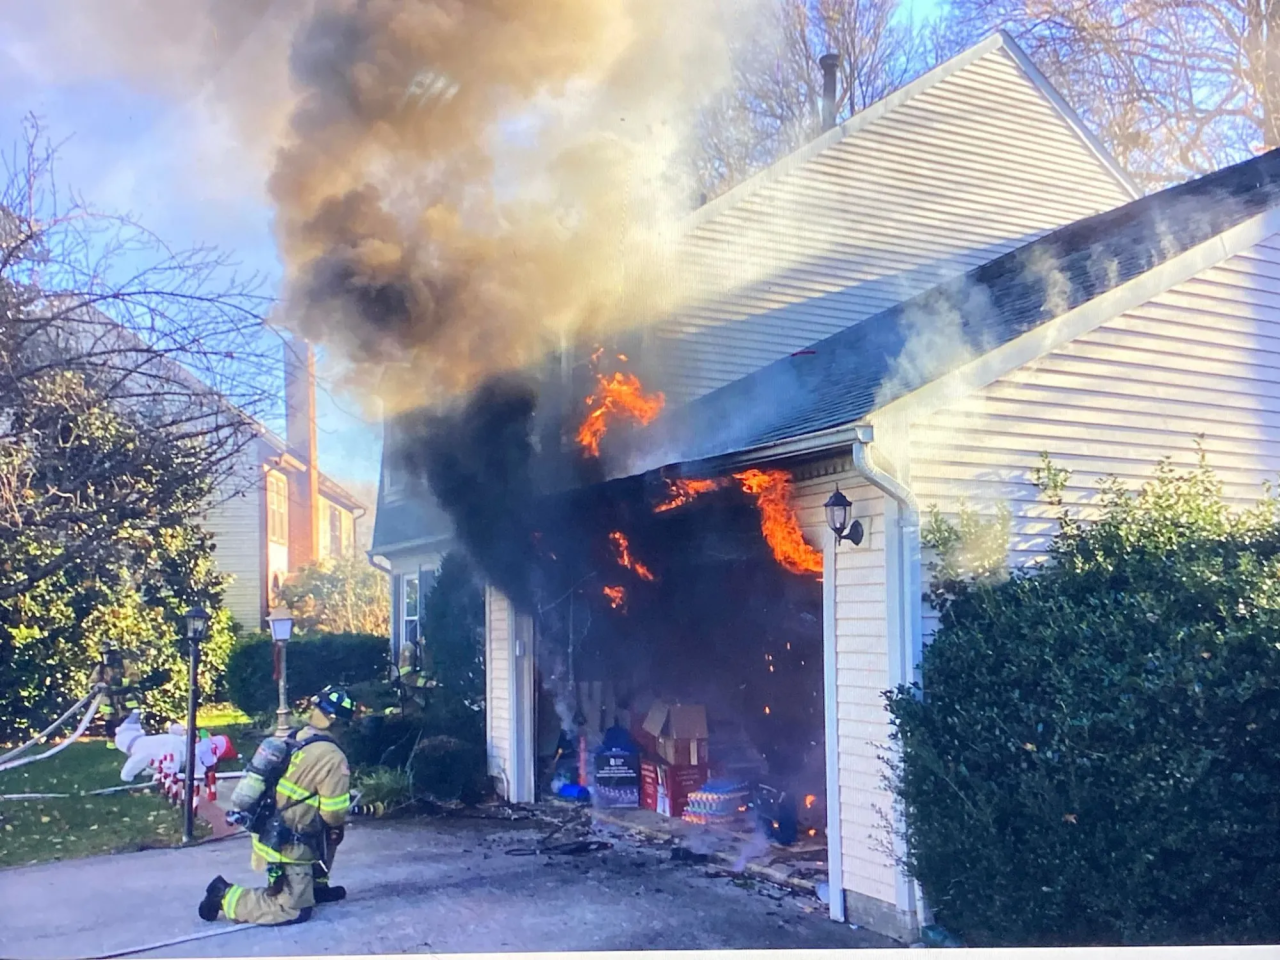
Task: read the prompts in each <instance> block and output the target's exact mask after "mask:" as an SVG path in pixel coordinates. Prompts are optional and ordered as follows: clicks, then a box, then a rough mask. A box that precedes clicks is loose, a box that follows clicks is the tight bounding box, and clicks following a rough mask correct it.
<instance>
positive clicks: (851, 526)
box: [822, 485, 862, 547]
mask: <svg viewBox="0 0 1280 960" xmlns="http://www.w3.org/2000/svg"><path fill="white" fill-rule="evenodd" d="M852 507H853V504H852V503H850V502H849V498H848V497H846V496H845V495H844V494H843V493H841V492H840V487H839V486H838V485H837V487H836V492H835V493H833V494H831V496H830V497H828V498H827V502H826V503H824V504H823V505H822V508H823V509H824V510H825V511H826V513H827V526H828V527H830V528H831V532H832V533H834V534H835V535H836V543H839V542H840V541H841V540H848V541H849V542H850V543H852V544H853V545H854V546H855V547H856V546H857V545H858V544H860V543H861V542H862V523H861V521H858V520H850V519H849V511H850V509H851V508H852Z"/></svg>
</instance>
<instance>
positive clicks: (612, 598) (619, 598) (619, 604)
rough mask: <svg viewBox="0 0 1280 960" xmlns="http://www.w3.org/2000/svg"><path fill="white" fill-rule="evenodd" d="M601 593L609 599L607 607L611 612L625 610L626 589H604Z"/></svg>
mask: <svg viewBox="0 0 1280 960" xmlns="http://www.w3.org/2000/svg"><path fill="white" fill-rule="evenodd" d="M601 592H602V593H604V595H605V596H606V597H608V598H609V607H610V608H611V609H613V610H625V609H626V603H627V589H626V587H604V588H602V591H601Z"/></svg>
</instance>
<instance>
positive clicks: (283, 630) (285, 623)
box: [267, 607, 293, 737]
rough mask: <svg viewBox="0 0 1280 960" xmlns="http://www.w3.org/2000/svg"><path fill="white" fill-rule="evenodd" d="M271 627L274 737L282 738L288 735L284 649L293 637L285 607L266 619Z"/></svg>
mask: <svg viewBox="0 0 1280 960" xmlns="http://www.w3.org/2000/svg"><path fill="white" fill-rule="evenodd" d="M267 623H269V624H270V625H271V639H272V640H274V641H275V644H276V682H277V683H278V684H279V687H278V688H277V703H276V736H277V737H283V736H287V735H288V733H289V689H288V681H287V678H286V676H285V647H286V646H287V645H288V643H289V638H290V637H291V636H293V616H292V615H291V614H290V613H289V611H288V609H287V608H285V607H277V608H276V609H275V610H273V611H272V612H271V616H270V617H268V618H267Z"/></svg>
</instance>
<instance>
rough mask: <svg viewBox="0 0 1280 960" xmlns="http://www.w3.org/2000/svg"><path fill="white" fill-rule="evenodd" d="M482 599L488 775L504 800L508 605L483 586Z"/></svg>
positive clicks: (509, 767)
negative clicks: (495, 779)
mask: <svg viewBox="0 0 1280 960" xmlns="http://www.w3.org/2000/svg"><path fill="white" fill-rule="evenodd" d="M484 599H485V605H484V606H485V617H484V622H485V675H484V676H485V729H486V736H487V740H488V745H489V775H490V776H493V777H496V778H497V779H498V789H499V790H500V791H501V792H502V794H503V795H504V796H505V795H506V794H507V792H508V789H509V786H510V783H511V771H512V763H511V760H512V756H511V747H512V745H511V643H512V628H513V620H514V612H513V610H512V607H511V601H509V600H508V599H507V598H506V597H505V596H503V595H502V594H501V593H499V592H498V591H497V590H495V589H494V588H493V587H492V586H486V587H485V592H484Z"/></svg>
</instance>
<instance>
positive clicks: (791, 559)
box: [734, 470, 822, 574]
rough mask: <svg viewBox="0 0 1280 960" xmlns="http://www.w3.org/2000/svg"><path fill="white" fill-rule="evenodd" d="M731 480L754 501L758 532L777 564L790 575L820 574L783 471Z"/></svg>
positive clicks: (816, 554)
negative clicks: (757, 512) (758, 518)
mask: <svg viewBox="0 0 1280 960" xmlns="http://www.w3.org/2000/svg"><path fill="white" fill-rule="evenodd" d="M734 477H735V478H736V479H737V481H738V482H739V483H740V484H742V489H743V490H745V491H746V492H747V493H749V494H751V495H752V496H753V497H755V498H756V505H757V506H758V507H759V508H760V530H761V532H762V533H763V534H764V539H765V542H767V543H768V544H769V549H771V550H772V551H773V555H774V557H775V558H776V559H777V561H778V563H780V564H782V566H784V567H785V568H786V569H787V570H789V571H791V572H792V573H801V574H803V573H819V574H820V573H822V554H821V552H819V551H817V550H815V549H814V548H813V547H811V546H809V544H808V543H806V542H805V539H804V534H803V533H801V532H800V521H799V519H798V518H797V517H796V511H795V507H794V506H792V503H791V475H790V474H788V473H787V472H786V471H785V470H767V471H766V470H745V471H743V472H742V473H735V474H734Z"/></svg>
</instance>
